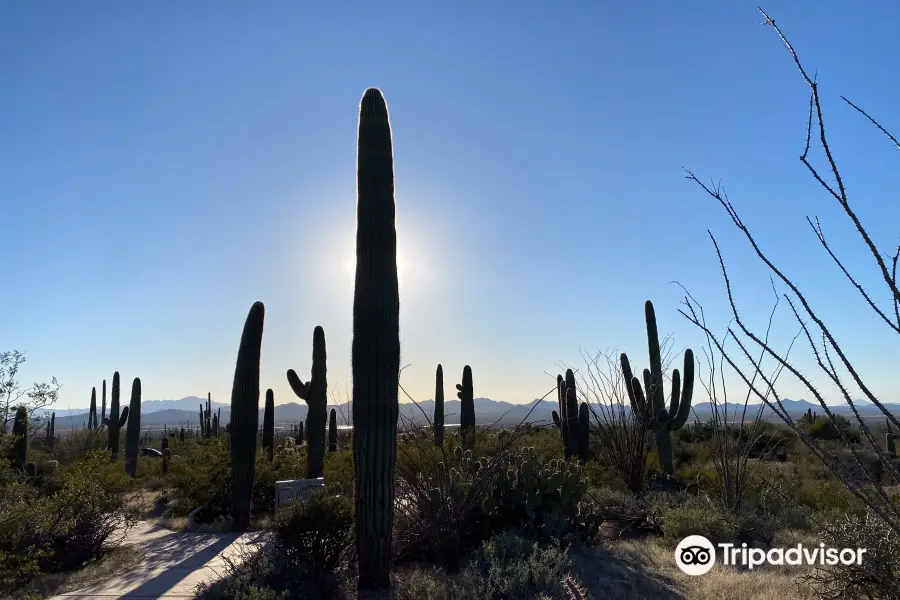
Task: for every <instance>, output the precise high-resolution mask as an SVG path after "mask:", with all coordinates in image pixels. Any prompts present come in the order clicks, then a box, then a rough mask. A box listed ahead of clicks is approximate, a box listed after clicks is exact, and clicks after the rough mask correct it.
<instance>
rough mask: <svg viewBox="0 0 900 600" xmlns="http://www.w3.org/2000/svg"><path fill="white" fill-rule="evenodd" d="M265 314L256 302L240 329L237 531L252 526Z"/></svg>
mask: <svg viewBox="0 0 900 600" xmlns="http://www.w3.org/2000/svg"><path fill="white" fill-rule="evenodd" d="M265 317H266V307H265V306H264V305H263V303H262V302H254V303H253V306H251V307H250V312H249V313H248V314H247V320H246V321H245V322H244V331H243V332H242V333H241V345H240V348H239V349H238V356H237V363H236V364H235V367H234V383H233V385H232V387H231V423H230V425H231V436H230V437H231V494H232V497H231V503H232V515H233V521H234V528H235V530H236V531H246V530H247V528H248V527H249V526H250V498H251V497H252V495H253V475H254V470H255V467H256V429H257V426H258V422H259V360H260V356H261V351H262V336H263V322H264V320H265Z"/></svg>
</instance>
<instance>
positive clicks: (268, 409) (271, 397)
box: [262, 390, 275, 460]
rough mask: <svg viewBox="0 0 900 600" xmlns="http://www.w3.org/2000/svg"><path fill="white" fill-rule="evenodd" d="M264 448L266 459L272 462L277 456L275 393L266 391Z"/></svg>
mask: <svg viewBox="0 0 900 600" xmlns="http://www.w3.org/2000/svg"><path fill="white" fill-rule="evenodd" d="M262 446H263V449H265V451H266V457H267V458H268V459H269V460H272V459H273V458H274V456H275V392H273V391H272V390H266V405H265V408H264V409H263V434H262Z"/></svg>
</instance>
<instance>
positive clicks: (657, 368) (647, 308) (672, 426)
mask: <svg viewBox="0 0 900 600" xmlns="http://www.w3.org/2000/svg"><path fill="white" fill-rule="evenodd" d="M644 316H645V319H646V322H647V346H648V349H649V353H650V369H644V372H643V377H644V387H645V388H646V390H647V394H646V398H645V397H644V393H643V390H642V389H641V382H640V381H639V380H638V378H637V377H634V376H633V374H632V372H631V365H630V363H629V361H628V357H627V356H626V355H625V354H624V353H623V354H622V355H621V361H622V373H623V374H624V376H625V383H626V386H625V388H626V391H627V392H628V398H629V400H630V401H631V406H632V409H633V410H634V411H635V414H636V415H637V417H638V418H639V419H641V421H642V423H643V424H644V425H645V426H646V427H647V428H648V429H650V430H652V431H653V432H654V434H655V436H656V451H657V453H658V454H659V462H660V464H661V465H662V468H663V471H665V472H666V474H668V475H670V476H672V475H674V473H675V467H674V465H673V463H672V442H671V439H670V437H669V432H670V431H674V430H676V429H679V428H680V427H681V426H682V425H684V423H685V422H686V421H687V418H688V416H689V414H690V412H691V398H692V397H693V393H694V353H693V351H691V349H690V348H688V349H687V350H685V352H684V387H683V388H682V382H681V374H680V373H679V372H678V369H674V370H673V371H672V395H671V397H670V400H669V408H668V409H667V408H666V398H665V390H664V388H663V373H662V354H661V351H660V346H659V333H658V331H657V328H656V314H655V312H654V311H653V303H652V302H650V301H649V300H647V302H646V303H645V304H644ZM629 381H630V382H631V383H630V385H629V384H628V382H629Z"/></svg>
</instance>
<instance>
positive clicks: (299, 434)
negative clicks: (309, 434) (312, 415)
mask: <svg viewBox="0 0 900 600" xmlns="http://www.w3.org/2000/svg"><path fill="white" fill-rule="evenodd" d="M295 441H296V442H297V445H298V446H300V445H301V444H303V421H300V422H299V423H297V439H296V440H295Z"/></svg>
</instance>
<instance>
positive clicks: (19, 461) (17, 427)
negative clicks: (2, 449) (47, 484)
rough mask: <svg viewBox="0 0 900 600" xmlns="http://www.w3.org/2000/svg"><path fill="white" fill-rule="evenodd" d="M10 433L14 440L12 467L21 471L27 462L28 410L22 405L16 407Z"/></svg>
mask: <svg viewBox="0 0 900 600" xmlns="http://www.w3.org/2000/svg"><path fill="white" fill-rule="evenodd" d="M12 434H13V437H14V438H15V440H14V441H13V446H12V456H11V457H10V458H11V459H12V464H13V468H14V469H16V470H17V471H23V470H24V469H25V465H26V464H27V462H28V410H27V409H26V408H25V407H24V406H20V407H18V408H17V409H16V416H15V417H14V419H13V429H12Z"/></svg>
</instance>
